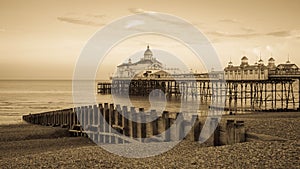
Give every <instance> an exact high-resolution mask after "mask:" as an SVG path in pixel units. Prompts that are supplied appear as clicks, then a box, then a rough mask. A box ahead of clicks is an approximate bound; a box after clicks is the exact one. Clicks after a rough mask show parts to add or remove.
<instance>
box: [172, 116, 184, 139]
mask: <svg viewBox="0 0 300 169" xmlns="http://www.w3.org/2000/svg"><path fill="white" fill-rule="evenodd" d="M175 122H176V129H175V133H174V134H175V136H174V141H178V140H182V139H183V138H184V137H185V135H186V131H185V129H186V128H185V127H186V126H185V123H184V118H183V114H182V113H177V114H176V121H175Z"/></svg>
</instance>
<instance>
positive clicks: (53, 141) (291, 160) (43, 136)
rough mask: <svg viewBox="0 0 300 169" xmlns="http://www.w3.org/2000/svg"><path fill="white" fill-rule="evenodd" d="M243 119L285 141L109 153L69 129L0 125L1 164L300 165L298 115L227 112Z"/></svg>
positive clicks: (253, 129) (250, 127)
mask: <svg viewBox="0 0 300 169" xmlns="http://www.w3.org/2000/svg"><path fill="white" fill-rule="evenodd" d="M227 119H236V120H244V121H245V126H246V129H247V130H248V132H253V133H258V134H265V135H270V136H277V137H280V138H284V139H286V140H287V141H254V142H246V143H240V144H235V145H226V146H219V147H207V146H205V145H203V144H199V143H197V142H190V141H186V140H184V141H183V142H181V143H180V144H178V145H177V146H175V147H174V148H173V149H172V150H170V151H168V152H166V153H163V154H160V155H158V156H154V157H148V158H142V159H130V158H125V157H120V156H118V155H114V154H111V153H109V152H107V151H105V150H103V149H102V148H101V147H98V146H96V145H95V144H94V143H93V142H91V141H90V140H89V139H88V138H83V137H68V133H67V130H66V129H62V128H59V127H55V128H53V127H48V126H37V125H31V124H19V125H6V126H0V143H1V144H0V166H1V168H134V167H135V168H300V158H299V156H300V153H299V152H300V151H299V150H300V141H299V140H300V113H299V112H292V113H288V112H284V113H253V114H243V115H235V116H223V117H222V123H224V122H225V121H226V120H227Z"/></svg>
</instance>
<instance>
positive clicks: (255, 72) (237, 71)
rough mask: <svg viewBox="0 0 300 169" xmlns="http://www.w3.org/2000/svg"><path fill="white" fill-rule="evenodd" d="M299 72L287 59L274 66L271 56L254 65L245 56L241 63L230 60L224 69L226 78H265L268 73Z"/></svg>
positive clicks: (267, 76)
mask: <svg viewBox="0 0 300 169" xmlns="http://www.w3.org/2000/svg"><path fill="white" fill-rule="evenodd" d="M295 73H299V68H298V66H297V65H296V64H293V63H291V62H290V61H287V62H286V63H284V64H279V65H278V66H276V64H275V59H274V58H273V57H271V58H270V59H269V60H268V64H267V65H265V64H264V61H263V60H262V59H260V60H259V61H258V62H256V63H255V64H254V65H250V64H249V63H248V58H247V57H246V56H244V57H242V59H241V64H240V65H239V66H234V65H233V63H232V62H231V61H230V62H229V63H228V66H227V67H226V68H225V69H224V74H225V79H226V80H267V79H268V78H269V75H274V74H276V75H282V74H295Z"/></svg>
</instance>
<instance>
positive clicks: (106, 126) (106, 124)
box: [104, 103, 110, 143]
mask: <svg viewBox="0 0 300 169" xmlns="http://www.w3.org/2000/svg"><path fill="white" fill-rule="evenodd" d="M104 119H105V121H104V132H105V133H109V109H108V103H104ZM104 143H110V138H109V136H107V135H105V136H104Z"/></svg>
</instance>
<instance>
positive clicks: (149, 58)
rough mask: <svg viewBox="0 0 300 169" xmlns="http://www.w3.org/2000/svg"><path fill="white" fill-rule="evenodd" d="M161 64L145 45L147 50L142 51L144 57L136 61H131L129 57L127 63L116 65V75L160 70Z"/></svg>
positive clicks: (121, 75)
mask: <svg viewBox="0 0 300 169" xmlns="http://www.w3.org/2000/svg"><path fill="white" fill-rule="evenodd" d="M162 69H163V64H162V63H161V62H159V61H158V60H157V59H156V58H154V57H153V53H152V51H151V50H150V48H149V45H148V46H147V50H146V51H145V52H144V57H143V58H141V59H140V60H139V61H138V62H135V63H132V62H131V59H129V60H128V62H127V63H123V64H121V65H119V66H117V74H116V77H133V76H136V75H137V74H144V73H145V72H143V71H148V73H149V71H151V70H162Z"/></svg>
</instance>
